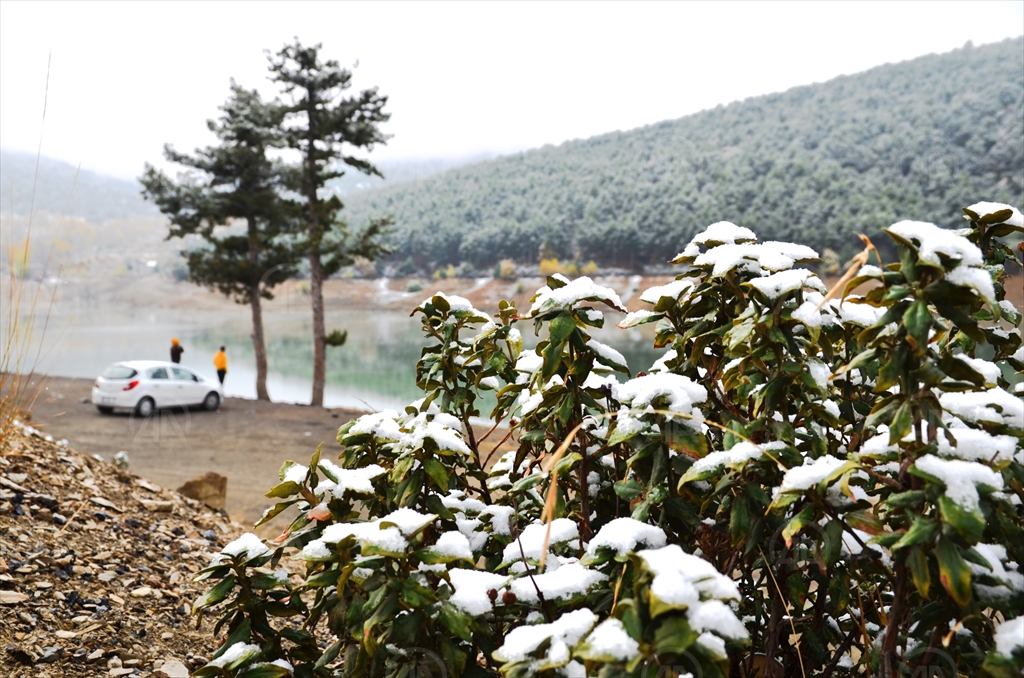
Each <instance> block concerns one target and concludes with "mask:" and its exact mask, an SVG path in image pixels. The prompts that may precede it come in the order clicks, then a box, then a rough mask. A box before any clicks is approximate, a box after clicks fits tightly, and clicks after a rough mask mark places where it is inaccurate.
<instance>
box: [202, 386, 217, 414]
mask: <svg viewBox="0 0 1024 678" xmlns="http://www.w3.org/2000/svg"><path fill="white" fill-rule="evenodd" d="M218 407H220V396H219V395H217V394H216V393H214V392H213V391H210V392H209V393H207V394H206V397H205V398H203V409H204V410H210V411H211V412H212V411H213V410H215V409H217V408H218Z"/></svg>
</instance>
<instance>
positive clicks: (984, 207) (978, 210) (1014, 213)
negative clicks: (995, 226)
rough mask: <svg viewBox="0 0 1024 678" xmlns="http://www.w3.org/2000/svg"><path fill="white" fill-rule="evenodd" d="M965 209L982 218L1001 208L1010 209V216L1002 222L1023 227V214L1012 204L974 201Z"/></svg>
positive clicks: (1000, 210)
mask: <svg viewBox="0 0 1024 678" xmlns="http://www.w3.org/2000/svg"><path fill="white" fill-rule="evenodd" d="M967 209H969V210H971V211H972V212H974V213H975V214H977V215H978V217H979V218H984V217H987V216H988V215H990V214H995V213H996V212H1002V211H1003V210H1011V214H1010V218H1009V219H1007V220H1006V221H1004V222H1002V223H1004V224H1010V225H1011V226H1018V227H1021V228H1024V216H1022V215H1021V213H1020V210H1019V209H1017V208H1016V207H1013V206H1012V205H1004V204H1003V203H1001V202H976V203H974V204H973V205H971V206H970V207H968V208H967Z"/></svg>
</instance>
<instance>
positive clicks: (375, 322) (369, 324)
mask: <svg viewBox="0 0 1024 678" xmlns="http://www.w3.org/2000/svg"><path fill="white" fill-rule="evenodd" d="M618 320H619V317H618V316H617V315H613V314H608V316H607V318H606V323H607V327H606V329H604V330H601V331H599V332H596V333H595V338H596V339H598V340H599V341H602V342H604V343H606V344H609V345H610V346H612V347H614V348H615V349H617V350H618V351H619V352H621V353H622V354H623V355H624V356H625V357H626V359H627V360H628V362H629V365H630V367H631V368H632V369H633V371H634V372H636V371H639V370H643V369H646V368H648V367H649V366H650V365H651V363H652V362H654V361H655V360H657V359H658V357H660V355H661V351H656V350H654V349H653V348H652V347H651V345H652V341H653V329H652V328H653V326H652V325H647V326H644V327H643V328H641V329H644V330H647V331H644V332H641V331H638V330H620V329H618V328H615V327H614V323H615V322H617V321H618ZM264 323H265V335H266V341H267V358H268V363H269V368H270V374H269V376H268V388H269V390H270V395H271V398H272V399H274V400H277V401H283V402H296V403H303V402H305V403H308V402H309V398H310V390H311V382H312V374H313V345H312V339H311V337H312V331H311V327H312V321H311V318H310V315H309V312H308V311H305V312H297V311H295V312H277V313H275V312H268V313H267V314H266V316H265V318H264ZM50 327H51V329H50V330H49V331H48V333H47V337H46V340H45V342H44V345H45V346H46V347H47V351H46V355H45V357H44V360H43V364H42V368H43V370H45V371H47V372H48V373H49V374H53V375H56V376H67V377H83V378H89V379H91V378H94V377H95V376H96V375H98V374H99V373H100V372H101V371H102V370H103V368H104V367H106V366H107V365H109V364H110V363H113V362H117V361H121V360H133V359H136V360H138V359H156V360H167V359H168V351H169V347H170V340H171V337H177V338H179V339H180V341H181V344H182V345H183V346H184V347H185V354H184V356H183V357H182V363H183V364H184V365H187V366H189V367H191V368H193V369H195V370H196V371H198V372H199V373H201V374H204V375H205V376H209V377H211V378H213V377H215V374H216V373H215V370H214V368H213V364H212V360H213V354H214V353H215V352H216V351H217V349H218V348H219V347H220V346H222V345H223V346H225V347H226V348H227V354H228V360H229V364H228V377H227V380H226V381H225V384H224V387H225V392H226V394H227V395H229V396H235V397H243V398H254V397H255V395H256V387H255V360H254V357H253V350H252V340H251V338H250V336H251V332H252V327H251V321H250V316H249V313H248V310H247V309H246V308H244V307H238V308H237V309H231V310H225V311H217V312H213V311H188V310H164V309H158V310H155V311H144V310H135V311H119V312H107V313H98V312H89V313H74V314H67V315H64V314H59V313H58V314H57V315H56V316H54V317H52V318H51V323H50ZM327 329H328V331H330V330H333V329H340V330H347V331H348V341H347V343H346V344H345V345H344V346H342V347H339V348H334V347H328V360H327V387H326V390H325V397H324V400H325V405H327V406H328V407H352V408H357V409H375V410H379V409H383V408H401V407H403V406H404V405H406V404H407V403H409V402H411V401H413V400H416V399H417V398H419V397H421V396H422V393H421V392H420V391H419V389H418V388H416V367H415V366H416V360H417V359H418V358H419V356H420V352H421V350H422V348H423V347H424V346H425V345H426V343H427V340H426V339H425V338H424V337H423V336H422V334H421V332H420V325H419V322H418V321H417V319H416V318H410V317H409V316H408V314H407V313H405V312H400V311H372V312H359V311H339V312H330V313H328V314H327ZM520 330H521V331H522V333H523V337H524V343H525V344H526V345H527V346H528V347H529V346H533V345H535V344H536V342H537V341H538V339H537V337H535V336H534V335H533V325H532V323H528V322H524V323H521V324H520ZM492 404H493V399H488V400H485V402H484V403H481V413H482V414H484V415H486V414H487V413H488V412H489V411H490V407H491V406H492Z"/></svg>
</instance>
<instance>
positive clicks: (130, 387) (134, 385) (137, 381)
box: [121, 379, 139, 391]
mask: <svg viewBox="0 0 1024 678" xmlns="http://www.w3.org/2000/svg"><path fill="white" fill-rule="evenodd" d="M138 385H139V380H138V379H136V380H135V381H129V382H128V385H127V386H125V387H124V388H123V389H121V390H122V391H130V390H132V389H133V388H135V387H136V386H138Z"/></svg>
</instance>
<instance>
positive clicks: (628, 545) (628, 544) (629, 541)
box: [587, 518, 667, 556]
mask: <svg viewBox="0 0 1024 678" xmlns="http://www.w3.org/2000/svg"><path fill="white" fill-rule="evenodd" d="M666 540H667V537H666V535H665V531H664V530H662V529H661V528H660V527H657V526H655V525H648V524H647V523H643V522H640V521H639V520H636V519H634V518H616V519H614V520H612V521H610V522H609V523H607V524H606V525H605V526H604V527H602V528H601V529H600V530H598V531H597V534H595V535H594V538H593V539H591V540H590V543H589V544H588V545H587V553H588V554H590V555H594V554H596V553H597V550H598V549H599V548H612V549H615V551H616V552H617V553H618V555H620V556H624V555H626V554H627V553H629V552H630V551H635V550H636V547H637V546H638V545H639V544H643V545H645V546H647V547H648V548H661V547H662V546H664V545H665V542H666Z"/></svg>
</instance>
